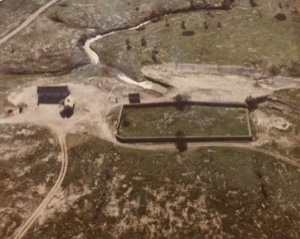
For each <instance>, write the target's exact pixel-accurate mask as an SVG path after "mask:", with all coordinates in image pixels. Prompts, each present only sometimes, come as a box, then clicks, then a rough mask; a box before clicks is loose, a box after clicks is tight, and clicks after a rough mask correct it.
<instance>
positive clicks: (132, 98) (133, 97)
mask: <svg viewBox="0 0 300 239" xmlns="http://www.w3.org/2000/svg"><path fill="white" fill-rule="evenodd" d="M128 98H129V103H130V104H139V103H141V99H140V94H139V93H132V94H128Z"/></svg>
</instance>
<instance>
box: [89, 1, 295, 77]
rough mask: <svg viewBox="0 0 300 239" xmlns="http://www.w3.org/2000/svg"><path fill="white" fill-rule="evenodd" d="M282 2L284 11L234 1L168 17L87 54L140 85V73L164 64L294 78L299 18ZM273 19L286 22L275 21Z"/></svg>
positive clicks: (264, 4) (267, 4) (267, 3)
mask: <svg viewBox="0 0 300 239" xmlns="http://www.w3.org/2000/svg"><path fill="white" fill-rule="evenodd" d="M286 2H287V5H288V6H290V7H289V8H287V7H286V6H285V7H284V8H283V9H280V8H279V7H278V3H277V2H274V1H272V0H267V1H263V2H259V3H257V7H254V8H253V7H251V5H250V3H249V1H239V2H237V3H236V6H235V8H234V9H232V10H230V11H212V12H211V14H209V13H208V11H202V12H194V13H188V14H177V15H169V16H165V17H162V18H161V20H160V21H158V22H152V23H149V24H147V25H146V26H145V29H144V30H140V31H124V32H120V33H117V34H114V35H111V36H108V37H105V38H103V39H101V40H99V41H97V42H95V43H94V44H93V45H92V48H93V49H94V50H95V51H96V52H97V53H98V55H99V56H100V58H101V59H102V60H103V61H104V62H107V63H109V64H111V65H113V66H116V67H118V68H119V69H121V70H123V71H124V72H127V73H129V74H131V75H132V76H135V77H136V78H139V79H140V78H142V75H141V72H140V69H141V67H143V66H145V65H151V64H160V63H164V62H174V63H208V64H217V65H242V66H253V67H255V68H257V69H258V70H259V71H261V72H263V73H267V74H269V73H270V74H274V73H275V74H276V73H279V72H281V71H282V72H283V73H284V72H285V74H293V75H295V74H298V75H299V74H300V73H299V71H298V70H297V69H298V68H299V65H297V64H298V63H299V60H300V59H299V56H300V54H299V53H300V48H299V46H300V44H299V42H298V39H299V37H300V30H299V27H298V25H299V21H300V20H299V19H300V17H299V15H296V14H292V13H291V6H293V4H295V1H292V0H290V1H286ZM277 13H283V14H285V16H286V20H285V21H279V20H277V19H276V18H275V17H274V16H275V15H276V14H277ZM166 21H167V24H168V25H169V26H166ZM183 21H184V27H183V26H182V24H183V23H182V22H183ZM143 39H144V44H142V40H143ZM126 42H127V43H129V46H130V47H127V44H126ZM283 70H284V71H283ZM297 72H298V73H297Z"/></svg>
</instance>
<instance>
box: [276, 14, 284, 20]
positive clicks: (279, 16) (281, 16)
mask: <svg viewBox="0 0 300 239" xmlns="http://www.w3.org/2000/svg"><path fill="white" fill-rule="evenodd" d="M274 18H276V19H277V20H278V21H285V20H286V16H285V14H283V13H277V14H276V15H275V16H274Z"/></svg>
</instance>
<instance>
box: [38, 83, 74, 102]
mask: <svg viewBox="0 0 300 239" xmlns="http://www.w3.org/2000/svg"><path fill="white" fill-rule="evenodd" d="M37 94H38V105H39V104H59V102H60V101H61V100H63V99H65V98H66V97H68V95H69V94H70V91H69V89H68V86H67V85H62V86H38V87H37Z"/></svg>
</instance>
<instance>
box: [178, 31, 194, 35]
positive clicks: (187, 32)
mask: <svg viewBox="0 0 300 239" xmlns="http://www.w3.org/2000/svg"><path fill="white" fill-rule="evenodd" d="M181 35H182V36H193V35H195V32H194V31H184V32H182V33H181Z"/></svg>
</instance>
